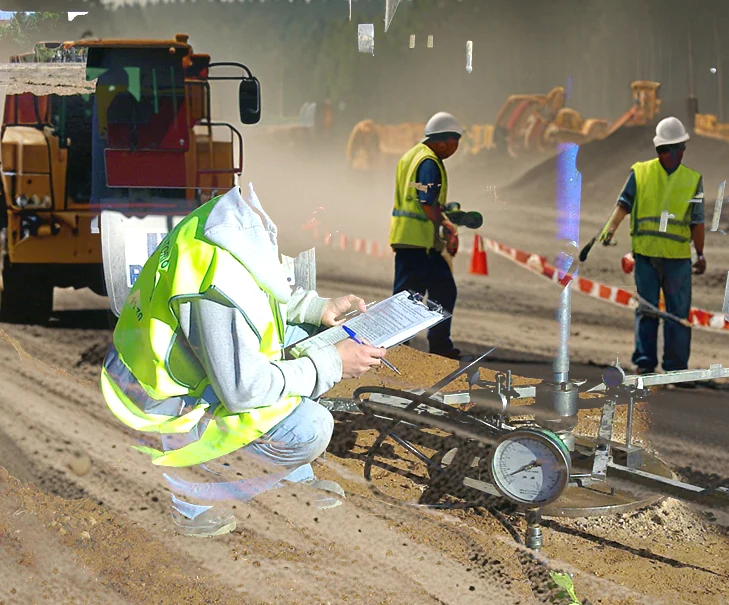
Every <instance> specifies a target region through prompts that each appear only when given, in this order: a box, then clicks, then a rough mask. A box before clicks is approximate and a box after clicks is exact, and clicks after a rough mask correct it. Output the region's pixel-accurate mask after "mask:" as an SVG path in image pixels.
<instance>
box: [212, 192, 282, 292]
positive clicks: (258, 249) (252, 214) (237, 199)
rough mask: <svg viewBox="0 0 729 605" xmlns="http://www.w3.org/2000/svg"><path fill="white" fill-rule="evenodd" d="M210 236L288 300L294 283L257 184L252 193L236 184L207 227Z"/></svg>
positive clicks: (263, 285)
mask: <svg viewBox="0 0 729 605" xmlns="http://www.w3.org/2000/svg"><path fill="white" fill-rule="evenodd" d="M203 233H204V235H205V237H206V238H208V239H209V240H210V241H211V242H213V243H214V244H216V245H217V246H220V247H221V248H223V249H225V250H227V251H228V252H230V253H231V254H232V255H233V256H235V257H236V258H237V259H238V260H239V261H240V262H241V263H242V264H243V265H244V266H245V267H246V269H248V271H250V273H251V275H253V278H254V279H255V280H256V282H257V283H258V285H259V286H261V288H263V289H264V290H266V291H267V292H270V293H271V294H272V295H273V296H274V298H275V299H276V300H277V301H278V302H280V303H282V304H288V302H289V301H290V300H291V286H290V284H289V283H288V281H287V280H286V274H285V273H284V269H283V266H282V265H281V261H280V259H279V254H278V241H277V235H278V230H277V229H276V225H275V224H274V223H273V221H272V220H271V219H270V218H269V217H268V215H267V214H266V213H265V212H264V211H263V208H262V207H261V203H260V202H259V201H258V197H257V196H256V193H255V191H253V184H252V183H249V184H248V195H247V196H246V197H245V198H244V197H243V196H241V190H240V189H239V188H238V187H234V188H233V189H231V190H230V191H228V193H226V194H225V195H224V196H222V197H221V198H220V199H219V200H218V202H217V203H216V204H215V207H214V208H213V210H212V212H211V213H210V215H209V216H208V220H207V221H206V223H205V228H204V231H203Z"/></svg>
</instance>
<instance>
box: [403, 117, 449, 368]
mask: <svg viewBox="0 0 729 605" xmlns="http://www.w3.org/2000/svg"><path fill="white" fill-rule="evenodd" d="M462 134H463V128H461V125H460V124H459V123H458V121H457V120H456V119H455V118H454V117H453V116H452V115H450V114H448V113H445V112H440V113H437V114H435V115H434V116H433V117H432V118H430V120H429V121H428V123H427V124H426V125H425V139H423V141H421V142H420V143H418V144H417V145H416V146H415V147H413V148H412V149H411V150H410V151H408V152H407V153H406V154H405V155H404V156H403V157H402V159H401V160H400V162H399V163H398V165H397V175H396V180H395V204H394V208H393V210H392V219H391V224H390V246H392V248H393V250H394V251H395V282H394V286H393V293H394V294H397V293H398V292H402V291H403V290H413V291H415V292H419V293H420V294H422V295H425V294H426V293H427V295H428V298H429V299H430V300H432V301H434V302H436V303H438V304H440V305H442V306H443V308H444V309H445V310H447V311H448V312H450V313H453V309H454V308H455V305H456V297H457V294H458V290H457V288H456V282H455V280H454V279H453V272H452V271H451V268H450V267H449V265H448V262H447V261H446V259H445V258H444V256H443V250H444V248H445V249H447V250H448V253H449V254H450V255H451V256H455V255H456V252H458V235H457V234H456V228H455V226H454V225H453V224H452V223H451V222H450V221H449V220H448V219H447V218H446V217H445V215H444V214H443V210H444V208H445V205H446V199H447V196H448V175H447V173H446V169H445V166H444V165H443V160H445V159H447V158H449V157H451V156H452V155H453V154H454V153H455V152H456V150H457V149H458V144H459V141H460V138H461V135H462ZM441 233H442V234H443V235H444V238H445V239H444V238H443V237H441ZM450 333H451V320H450V318H449V319H447V320H445V321H442V322H441V323H439V324H438V325H436V326H434V327H433V328H431V329H430V330H429V331H428V343H429V346H430V352H431V353H433V354H436V355H443V356H445V357H450V358H452V359H458V358H459V357H460V351H459V350H458V349H456V348H454V346H453V341H452V340H451V334H450Z"/></svg>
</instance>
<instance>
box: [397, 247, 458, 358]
mask: <svg viewBox="0 0 729 605" xmlns="http://www.w3.org/2000/svg"><path fill="white" fill-rule="evenodd" d="M403 290H413V291H414V292H418V293H419V294H422V295H423V296H425V294H427V295H428V298H429V299H430V300H432V301H433V302H435V303H438V304H439V305H442V307H443V308H444V309H445V310H446V311H448V312H449V313H453V309H454V308H455V306H456V298H457V296H458V289H457V288H456V281H455V280H454V279H453V272H452V271H451V268H450V267H449V266H448V263H447V262H446V259H445V258H443V255H442V254H441V253H440V252H436V251H435V250H432V249H431V250H426V249H425V248H399V249H396V250H395V283H394V285H393V288H392V292H393V294H397V293H398V292H402V291H403ZM428 344H429V348H430V352H431V353H434V354H442V353H448V352H449V351H451V350H452V349H453V341H452V340H451V318H450V317H449V318H448V319H446V320H445V321H442V322H440V323H439V324H437V325H435V326H433V327H432V328H431V329H430V330H428Z"/></svg>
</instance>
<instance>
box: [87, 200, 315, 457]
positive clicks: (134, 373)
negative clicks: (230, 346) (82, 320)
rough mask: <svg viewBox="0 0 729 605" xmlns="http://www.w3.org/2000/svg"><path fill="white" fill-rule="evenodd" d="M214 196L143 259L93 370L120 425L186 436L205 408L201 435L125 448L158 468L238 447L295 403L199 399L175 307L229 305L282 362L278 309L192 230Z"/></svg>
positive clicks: (201, 377) (201, 391)
mask: <svg viewBox="0 0 729 605" xmlns="http://www.w3.org/2000/svg"><path fill="white" fill-rule="evenodd" d="M216 201H217V198H216V200H212V201H211V202H208V203H207V204H205V205H203V206H201V207H200V208H198V209H196V210H195V211H193V212H192V213H191V214H190V215H189V216H188V217H186V218H185V219H184V220H183V221H182V222H181V223H180V224H179V225H178V226H177V227H176V228H175V229H174V230H173V231H172V232H171V233H170V234H169V235H168V236H167V238H165V241H164V242H163V243H162V244H161V245H160V246H159V248H158V249H157V250H156V251H155V253H154V254H153V255H152V256H151V257H150V259H149V261H147V263H146V264H145V266H144V267H143V269H142V272H141V273H140V275H139V278H138V279H137V281H136V282H135V284H134V287H133V288H132V291H131V293H130V296H129V297H128V299H127V301H126V303H125V304H124V307H123V308H122V312H121V314H120V316H119V321H118V323H117V326H116V329H115V330H114V347H113V348H112V349H111V350H110V352H109V354H108V355H107V360H106V362H105V365H104V368H103V369H102V376H101V389H102V392H103V394H104V398H105V400H106V403H107V405H108V406H109V408H110V409H111V411H112V412H113V413H114V415H115V416H116V417H117V418H118V419H119V420H120V421H121V422H123V423H124V424H125V425H127V426H129V427H130V428H133V429H135V430H138V431H144V432H153V433H166V434H170V433H187V432H189V431H190V430H191V429H192V428H193V427H194V426H195V425H196V424H197V423H198V422H199V421H200V420H201V419H202V418H203V416H205V415H206V413H207V415H208V416H210V422H209V423H208V424H207V426H206V427H205V430H204V431H203V434H202V436H201V438H200V439H199V440H198V441H195V442H193V443H190V444H188V445H185V446H184V447H182V448H180V449H176V450H172V451H169V452H161V451H158V450H155V449H153V448H148V447H135V449H138V450H140V451H143V452H146V453H147V454H149V455H150V456H151V457H152V460H153V462H154V463H155V464H160V465H164V466H190V465H194V464H201V463H204V462H207V461H209V460H212V459H213V458H217V457H219V456H222V455H225V454H228V453H230V452H233V451H235V450H237V449H239V448H241V447H244V446H245V445H248V444H249V443H250V442H251V441H253V440H255V439H257V438H258V437H260V436H261V435H263V434H264V433H266V432H267V431H269V430H270V429H271V428H273V427H274V426H275V425H276V424H278V423H279V422H280V421H281V420H283V419H284V418H285V417H286V416H288V415H289V414H290V413H291V412H292V411H293V410H294V409H295V408H296V406H297V405H298V404H299V403H300V401H301V398H300V397H286V398H284V399H282V400H280V401H278V402H276V403H275V404H274V405H271V406H263V407H261V406H259V407H255V406H256V402H250V404H251V409H250V410H247V411H246V412H243V413H232V412H229V411H228V410H227V409H226V408H225V406H224V405H212V406H211V403H210V399H211V398H210V397H206V394H207V393H209V392H210V391H211V388H210V381H209V379H208V377H207V376H206V375H205V372H204V371H203V370H202V367H201V366H200V364H199V362H198V361H197V358H196V357H195V356H194V354H193V353H192V351H191V350H190V349H189V346H187V344H186V339H185V338H184V335H183V334H182V331H181V328H180V324H179V319H178V318H179V310H180V307H181V306H182V305H184V304H185V303H187V302H189V301H190V300H191V299H194V298H208V299H211V300H215V301H217V302H220V303H221V304H226V305H228V306H230V307H232V308H235V309H237V310H238V312H240V313H241V315H242V316H243V317H244V319H245V321H246V322H247V323H248V325H249V326H250V327H251V329H252V330H253V331H254V333H255V334H256V336H257V337H258V339H259V342H260V347H259V351H260V352H261V353H262V354H264V355H265V356H266V357H267V358H268V359H269V360H271V361H279V360H281V359H282V358H283V340H284V329H285V326H284V322H283V316H284V315H285V311H284V308H285V307H284V306H282V305H279V304H278V303H277V302H276V300H275V299H274V298H273V297H272V296H271V295H270V294H268V293H267V292H265V291H264V290H262V289H261V288H260V286H259V285H258V284H257V283H256V281H255V280H254V279H253V276H252V275H251V274H250V273H249V272H248V270H247V269H246V268H245V266H244V265H242V264H241V263H240V262H239V261H238V260H237V259H236V258H235V257H234V256H233V255H231V254H230V253H229V252H227V251H226V250H223V249H222V248H220V247H218V246H216V245H214V244H212V243H211V242H209V241H208V240H206V239H205V238H204V237H203V236H202V231H203V227H204V224H205V221H206V220H207V217H208V215H209V213H210V210H211V209H212V207H213V205H214V203H215V202H216ZM215 401H216V403H217V397H215ZM223 403H224V402H223ZM211 412H212V414H211ZM180 414H182V415H180Z"/></svg>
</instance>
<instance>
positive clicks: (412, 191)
mask: <svg viewBox="0 0 729 605" xmlns="http://www.w3.org/2000/svg"><path fill="white" fill-rule="evenodd" d="M425 159H431V160H433V161H434V162H435V163H436V164H437V165H438V168H439V169H440V176H441V188H440V193H439V195H438V203H439V204H440V205H441V207H443V206H445V203H446V199H447V196H448V175H447V174H446V170H445V166H443V162H442V161H441V160H440V159H439V158H438V156H437V155H435V152H434V151H433V150H432V149H431V148H430V147H428V146H427V145H425V144H423V143H418V144H417V145H416V146H415V147H413V148H412V149H411V150H410V151H408V152H407V153H406V154H405V155H404V156H403V157H402V159H401V160H400V162H399V163H398V165H397V177H396V181H395V203H394V207H393V210H392V218H391V219H390V245H393V244H401V245H407V246H416V247H418V248H432V247H433V245H434V242H435V225H434V224H433V222H432V221H431V220H430V219H429V218H428V217H427V216H426V214H425V211H424V210H423V207H422V204H421V202H420V199H419V198H418V191H417V189H416V187H415V186H414V185H415V181H416V179H417V174H418V167H419V166H420V164H421V163H422V162H423V160H425ZM411 185H412V186H411Z"/></svg>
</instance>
